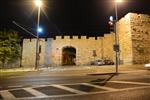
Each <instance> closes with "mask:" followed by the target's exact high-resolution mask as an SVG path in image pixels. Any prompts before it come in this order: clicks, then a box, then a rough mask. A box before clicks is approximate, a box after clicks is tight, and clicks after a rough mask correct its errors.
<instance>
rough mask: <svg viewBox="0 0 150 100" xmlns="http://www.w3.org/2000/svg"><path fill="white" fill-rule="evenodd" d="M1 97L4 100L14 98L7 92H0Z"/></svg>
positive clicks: (12, 99)
mask: <svg viewBox="0 0 150 100" xmlns="http://www.w3.org/2000/svg"><path fill="white" fill-rule="evenodd" d="M0 94H1V96H2V97H3V98H4V99H6V100H14V99H16V97H15V96H14V95H12V94H11V93H10V92H9V91H8V90H5V91H3V92H0Z"/></svg>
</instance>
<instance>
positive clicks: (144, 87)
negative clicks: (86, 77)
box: [19, 86, 150, 100]
mask: <svg viewBox="0 0 150 100" xmlns="http://www.w3.org/2000/svg"><path fill="white" fill-rule="evenodd" d="M147 88H150V86H142V87H136V88H127V89H118V90H115V91H100V92H92V93H87V94H66V95H54V96H48V97H44V98H48V99H50V98H52V99H53V100H54V99H55V98H61V97H74V96H83V95H84V96H85V95H87V96H88V95H95V94H104V93H105V94H106V93H113V92H123V91H130V90H136V89H147ZM42 98H43V97H26V98H19V99H20V100H26V99H42Z"/></svg>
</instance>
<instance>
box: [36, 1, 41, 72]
mask: <svg viewBox="0 0 150 100" xmlns="http://www.w3.org/2000/svg"><path fill="white" fill-rule="evenodd" d="M41 4H42V3H41V1H40V0H36V5H37V6H38V18H37V37H36V59H35V69H37V68H38V65H39V32H38V29H39V24H40V12H41Z"/></svg>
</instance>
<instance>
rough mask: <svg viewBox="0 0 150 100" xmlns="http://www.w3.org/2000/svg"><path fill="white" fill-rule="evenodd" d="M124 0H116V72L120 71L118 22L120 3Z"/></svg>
mask: <svg viewBox="0 0 150 100" xmlns="http://www.w3.org/2000/svg"><path fill="white" fill-rule="evenodd" d="M120 2H122V0H116V1H115V17H116V20H115V28H114V32H115V55H116V73H118V65H119V62H120V57H119V56H120V55H119V53H120V47H119V36H118V32H117V29H118V27H117V22H118V3H120Z"/></svg>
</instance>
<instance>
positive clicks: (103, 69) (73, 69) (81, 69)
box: [0, 65, 146, 75]
mask: <svg viewBox="0 0 150 100" xmlns="http://www.w3.org/2000/svg"><path fill="white" fill-rule="evenodd" d="M140 70H146V68H145V67H144V65H119V68H118V71H119V73H121V72H125V71H140ZM28 71H43V72H46V73H51V74H53V73H55V74H56V73H58V74H66V75H78V74H79V75H83V74H99V73H102V74H103V73H114V72H115V71H116V68H115V65H105V66H58V67H48V68H44V67H43V68H39V69H38V70H35V69H34V68H33V67H22V68H13V69H0V72H28Z"/></svg>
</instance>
